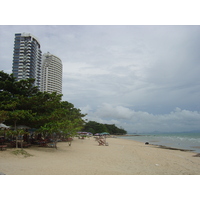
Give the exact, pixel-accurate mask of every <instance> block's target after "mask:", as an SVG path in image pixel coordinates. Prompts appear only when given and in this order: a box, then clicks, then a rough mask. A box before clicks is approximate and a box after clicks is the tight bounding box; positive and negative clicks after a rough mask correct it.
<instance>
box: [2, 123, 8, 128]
mask: <svg viewBox="0 0 200 200" xmlns="http://www.w3.org/2000/svg"><path fill="white" fill-rule="evenodd" d="M0 128H7V129H8V128H10V126H6V125H5V124H2V123H0Z"/></svg>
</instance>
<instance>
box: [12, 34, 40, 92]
mask: <svg viewBox="0 0 200 200" xmlns="http://www.w3.org/2000/svg"><path fill="white" fill-rule="evenodd" d="M41 62H42V52H41V50H40V43H39V41H38V39H37V38H36V37H34V36H33V35H31V34H29V33H16V34H15V43H14V54H13V66H12V72H13V75H14V77H15V78H16V79H17V81H19V80H22V79H27V78H34V79H35V86H38V88H39V89H40V82H41V64H42V63H41Z"/></svg>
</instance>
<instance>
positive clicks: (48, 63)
mask: <svg viewBox="0 0 200 200" xmlns="http://www.w3.org/2000/svg"><path fill="white" fill-rule="evenodd" d="M41 91H42V92H44V91H46V92H49V93H52V92H57V93H58V94H62V61H61V59H60V58H58V57H57V56H54V55H52V54H50V53H49V52H48V53H45V54H43V56H42V81H41Z"/></svg>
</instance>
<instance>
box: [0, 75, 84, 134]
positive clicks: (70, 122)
mask: <svg viewBox="0 0 200 200" xmlns="http://www.w3.org/2000/svg"><path fill="white" fill-rule="evenodd" d="M33 84H34V79H26V80H20V81H16V79H15V78H14V77H13V75H12V74H10V75H9V74H6V73H4V72H3V71H0V120H1V122H5V123H6V124H7V125H11V126H14V127H16V125H17V124H20V125H22V124H23V125H26V126H30V127H33V128H37V129H38V128H40V130H43V131H44V130H46V131H49V132H56V131H57V132H58V131H59V132H63V133H64V132H68V133H69V132H74V130H78V129H79V130H80V129H81V128H82V127H83V125H84V123H85V121H84V120H83V119H82V118H83V117H84V116H85V115H84V114H82V113H81V110H80V109H77V108H75V107H74V105H73V104H72V103H69V102H67V101H61V98H62V95H59V94H57V93H56V92H53V93H47V92H40V91H39V90H38V88H37V87H36V86H34V85H33Z"/></svg>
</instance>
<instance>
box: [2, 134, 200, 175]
mask: <svg viewBox="0 0 200 200" xmlns="http://www.w3.org/2000/svg"><path fill="white" fill-rule="evenodd" d="M107 142H108V143H109V146H98V143H97V142H96V141H95V139H94V138H86V139H83V140H82V139H78V138H75V139H74V141H73V142H72V145H71V146H69V145H68V143H67V142H59V143H58V144H57V146H58V149H57V150H56V149H54V148H46V147H34V146H33V147H30V148H26V149H25V150H26V151H27V152H28V153H29V154H31V155H32V156H30V157H24V156H23V155H14V154H13V153H12V151H14V150H15V149H10V148H8V149H7V150H6V151H0V172H1V173H4V174H6V175H190V174H191V175H199V174H200V157H198V156H196V157H195V155H197V153H194V152H185V151H179V150H169V149H163V148H158V147H157V146H153V145H145V144H144V143H140V142H136V141H132V140H126V139H121V138H107Z"/></svg>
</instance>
